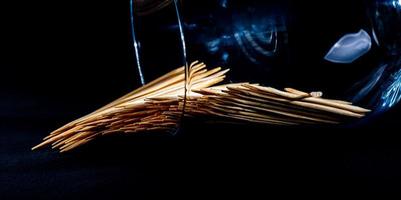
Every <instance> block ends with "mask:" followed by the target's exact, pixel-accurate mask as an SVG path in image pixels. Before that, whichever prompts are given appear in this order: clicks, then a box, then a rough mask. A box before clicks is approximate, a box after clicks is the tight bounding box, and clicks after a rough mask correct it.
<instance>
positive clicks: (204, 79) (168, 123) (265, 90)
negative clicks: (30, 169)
mask: <svg viewBox="0 0 401 200" xmlns="http://www.w3.org/2000/svg"><path fill="white" fill-rule="evenodd" d="M184 71H185V68H184V67H180V68H177V69H175V70H173V71H171V72H169V73H167V74H165V75H164V76H161V77H160V78H157V79H155V80H154V81H152V82H150V83H149V84H147V85H145V86H143V87H141V88H138V89H136V90H134V91H132V92H130V93H128V94H127V95H124V96H123V97H121V98H119V99H117V100H115V101H113V102H111V103H109V104H107V105H106V106H104V107H102V108H100V109H98V110H96V111H94V112H92V113H90V114H88V115H86V116H84V117H82V118H79V119H77V120H75V121H72V122H70V123H68V124H66V125H64V126H63V127H61V128H59V129H57V130H55V131H53V132H52V133H50V135H48V136H46V137H45V138H44V139H43V142H42V143H40V144H38V145H37V146H35V147H33V148H32V150H34V149H37V148H40V147H43V146H46V145H51V146H52V148H54V149H59V150H60V152H66V151H70V150H72V149H74V148H76V147H79V146H81V145H83V144H86V143H88V142H89V141H91V140H93V139H95V138H97V137H100V136H102V135H110V134H117V133H126V134H133V133H138V132H146V131H148V132H149V131H167V132H173V131H174V130H175V129H177V128H178V126H179V122H180V119H181V117H182V113H183V112H182V111H185V112H184V113H185V116H184V117H193V118H196V117H200V118H202V119H207V118H213V119H216V118H220V119H221V121H225V122H227V123H236V122H248V123H249V122H251V123H258V124H270V125H281V126H293V125H301V124H306V125H310V124H338V123H341V122H346V121H348V120H350V119H354V118H361V117H363V116H365V115H366V114H367V113H368V112H369V111H370V110H368V109H364V108H361V107H358V106H354V105H352V103H350V102H346V101H341V100H332V99H325V98H323V97H322V95H323V93H322V92H310V93H308V92H303V91H300V90H297V89H293V88H285V89H284V90H283V91H282V90H278V89H275V88H272V87H264V86H261V85H259V84H250V83H230V84H223V85H217V84H219V83H221V82H223V81H224V79H225V77H226V74H227V73H228V71H229V69H225V70H223V69H222V68H221V67H217V68H214V69H211V70H208V69H207V68H206V65H205V64H204V63H202V62H198V61H195V62H193V63H192V64H191V65H190V67H189V71H188V72H189V73H188V79H187V82H185V75H184ZM185 87H187V88H185ZM185 89H187V91H188V92H187V95H186V96H185V98H184V93H185V91H186V90H185ZM184 101H186V105H185V108H184V103H183V102H184ZM184 109H185V110H184Z"/></svg>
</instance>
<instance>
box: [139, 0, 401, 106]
mask: <svg viewBox="0 0 401 200" xmlns="http://www.w3.org/2000/svg"><path fill="white" fill-rule="evenodd" d="M145 2H146V3H145ZM135 5H136V8H134V9H133V11H134V21H133V22H134V24H133V25H134V27H135V32H134V33H135V34H136V41H137V42H138V44H137V47H138V51H139V56H137V58H138V59H139V60H138V63H140V64H141V67H142V72H141V73H143V76H144V79H145V80H151V79H153V78H155V77H157V76H159V75H162V74H163V73H164V72H166V71H168V70H169V69H172V67H177V66H184V65H186V63H187V62H189V63H190V62H191V61H194V60H200V61H203V62H205V63H206V64H207V65H208V66H212V67H215V66H221V67H225V68H230V69H231V71H230V73H229V74H228V75H227V78H226V82H251V83H259V84H262V85H266V86H273V87H275V88H280V89H282V88H284V87H293V88H299V89H301V90H305V91H324V93H325V96H328V97H330V98H336V99H343V100H348V101H352V102H354V103H358V104H359V105H362V106H366V107H369V108H371V109H373V110H374V111H375V112H382V111H385V110H388V109H390V108H391V107H392V106H394V105H395V104H397V103H398V102H399V101H400V97H401V95H400V94H401V92H399V90H400V88H401V71H400V68H401V1H399V0H356V1H352V2H350V1H345V0H339V1H336V2H331V3H327V2H325V1H321V2H319V1H309V2H304V1H302V2H301V1H295V0H269V1H266V0H248V1H232V0H181V1H178V0H152V1H139V0H138V1H136V4H135V3H134V7H135ZM180 20H181V21H180Z"/></svg>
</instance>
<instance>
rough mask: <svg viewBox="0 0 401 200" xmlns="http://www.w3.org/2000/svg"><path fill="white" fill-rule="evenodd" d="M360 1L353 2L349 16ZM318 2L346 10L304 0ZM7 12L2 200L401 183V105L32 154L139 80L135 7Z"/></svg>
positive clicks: (13, 6)
mask: <svg viewBox="0 0 401 200" xmlns="http://www.w3.org/2000/svg"><path fill="white" fill-rule="evenodd" d="M331 3H333V4H335V2H331ZM358 3H360V2H358V1H355V2H354V3H350V2H348V3H346V5H347V6H350V9H349V13H345V14H348V15H352V14H353V13H352V11H353V9H351V8H357V7H358ZM336 5H337V6H338V7H341V6H342V5H341V1H340V3H338V4H336ZM312 6H317V7H319V6H320V7H321V9H322V10H321V11H320V12H318V13H324V9H328V10H327V11H330V10H331V9H335V8H336V7H335V6H334V7H329V6H327V5H326V3H324V2H323V3H315V2H313V3H309V4H306V5H305V4H303V5H302V8H309V7H312ZM331 11H332V10H331ZM0 13H1V14H0V16H1V17H0V23H1V24H0V27H1V29H0V31H1V33H0V36H1V37H0V49H1V54H0V55H1V56H0V69H1V74H0V92H1V93H0V121H1V122H0V199H15V198H33V199H39V198H40V199H64V198H79V199H82V198H93V197H97V198H100V199H103V198H123V197H125V196H126V197H127V198H136V199H148V198H152V197H153V198H154V197H186V198H191V197H199V196H202V197H208V198H214V197H228V196H233V197H236V196H239V195H243V196H244V197H246V198H254V197H256V196H264V197H269V196H273V195H274V194H279V195H281V196H287V195H317V196H319V197H326V196H332V195H335V194H340V193H343V192H347V191H349V192H353V193H355V194H357V195H360V194H368V193H372V192H375V193H376V192H383V193H384V194H389V192H390V191H397V190H398V189H399V187H400V181H401V179H400V178H401V145H400V141H399V139H398V137H397V136H396V135H397V134H398V133H399V131H397V128H398V126H397V125H399V117H400V113H401V112H400V107H399V106H397V107H395V108H394V109H393V110H392V111H390V112H388V113H386V114H384V115H382V116H380V117H379V118H376V119H372V120H370V121H368V122H363V123H362V125H361V126H359V127H353V128H343V127H340V128H269V129H267V128H266V127H263V128H260V127H243V126H239V127H238V126H212V125H210V126H199V125H198V126H196V128H195V127H193V126H192V125H193V124H187V125H186V126H185V127H184V129H185V131H183V133H182V134H180V135H178V136H175V137H173V136H169V135H160V136H147V135H139V136H116V137H109V138H102V139H99V140H98V141H97V142H94V143H92V144H89V145H87V146H85V147H82V148H80V149H78V150H76V151H73V152H71V153H67V154H58V153H57V152H54V151H51V150H49V149H45V150H39V151H34V152H32V151H30V148H31V147H32V146H34V145H35V144H37V143H38V142H39V141H41V138H43V137H44V136H46V135H47V134H48V133H49V132H50V131H51V130H54V129H55V128H57V127H59V126H61V125H63V124H65V123H67V122H69V121H71V120H72V119H75V118H77V117H80V116H82V115H84V114H86V113H88V112H90V111H92V110H94V109H96V108H98V107H100V106H101V105H104V104H105V103H107V102H109V101H111V100H113V99H115V98H116V97H118V96H121V95H122V94H124V93H126V92H128V91H130V90H132V89H134V88H136V87H137V86H139V81H138V80H137V78H136V77H137V74H136V70H135V67H134V66H135V65H134V60H133V54H132V49H131V45H130V32H129V4H128V1H113V2H111V1H109V2H99V1H96V2H95V1H67V2H64V1H63V2H58V1H55V2H54V1H26V2H23V1H14V2H8V3H4V2H2V3H0ZM316 18H318V17H316ZM308 19H311V18H308ZM314 23H315V22H313V21H308V23H307V26H308V27H311V28H313V27H314V28H316V26H315V25H314ZM318 24H319V23H318V22H317V21H316V25H318ZM310 37H312V36H310ZM133 77H134V78H133ZM322 79H323V78H322ZM330 79H334V78H332V77H330ZM333 87H335V86H334V85H333ZM321 193H322V194H321ZM320 194H321V195H323V196H321V195H320Z"/></svg>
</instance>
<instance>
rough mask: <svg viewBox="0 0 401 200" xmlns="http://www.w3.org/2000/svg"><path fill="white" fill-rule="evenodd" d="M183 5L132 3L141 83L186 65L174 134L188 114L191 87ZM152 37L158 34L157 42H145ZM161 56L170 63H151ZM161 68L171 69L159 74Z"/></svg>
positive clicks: (163, 0) (176, 1) (152, 0)
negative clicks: (187, 105) (187, 102)
mask: <svg viewBox="0 0 401 200" xmlns="http://www.w3.org/2000/svg"><path fill="white" fill-rule="evenodd" d="M180 3H181V1H180V0H149V1H148V0H139V1H136V0H130V19H131V20H130V25H131V34H132V37H131V38H132V48H133V52H134V57H135V60H136V62H135V64H136V66H137V71H138V76H139V79H140V82H141V84H142V85H145V84H146V83H147V82H148V81H151V80H153V79H154V78H157V77H159V76H160V75H163V74H164V73H166V72H168V71H170V70H172V69H174V68H175V67H177V66H183V68H184V70H183V71H182V72H183V74H182V75H183V76H184V81H183V88H184V91H183V93H182V95H181V96H182V98H183V99H182V107H181V113H182V114H181V115H180V119H179V123H178V125H179V126H178V128H177V130H176V132H175V133H177V132H178V131H179V130H180V125H181V124H182V123H181V121H182V120H183V117H184V115H185V107H186V100H187V93H188V91H189V87H190V85H188V76H189V65H188V61H187V52H186V38H185V33H184V27H183V23H182V16H181V10H180V9H181V8H180V6H181V5H180ZM165 14H168V15H169V16H172V17H171V18H169V19H165V17H164V16H163V15H165ZM151 22H155V23H151ZM156 23H159V24H157V26H161V27H162V28H158V27H156V26H155V24H156ZM142 32H145V33H142ZM141 34H143V35H141ZM147 34H149V35H147ZM151 34H155V35H157V36H156V37H153V36H152V40H154V41H150V42H149V40H148V41H145V40H146V38H148V37H149V36H150V35H151ZM155 41H156V42H155ZM169 41H175V42H176V43H171V45H168V42H169ZM157 42H158V43H157ZM177 44H179V45H177ZM155 46H156V47H157V48H158V49H159V50H158V52H157V53H154V51H157V50H156V49H154V48H153V49H152V47H155ZM170 48H171V49H170ZM160 49H163V50H164V51H163V50H160ZM153 53H154V54H155V55H154V56H152V54H153ZM166 54H168V55H166ZM171 55H173V56H171ZM159 56H164V57H165V59H167V60H168V63H163V62H157V61H156V62H153V61H151V62H149V61H150V60H158V59H159V58H158V57H159ZM154 57H156V58H154ZM171 57H174V58H171ZM160 59H162V58H160ZM159 65H168V66H167V68H165V69H163V70H164V71H163V70H160V72H159V69H160V67H162V66H159ZM154 68H155V69H154ZM149 69H151V70H149ZM175 133H174V134H175Z"/></svg>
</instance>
